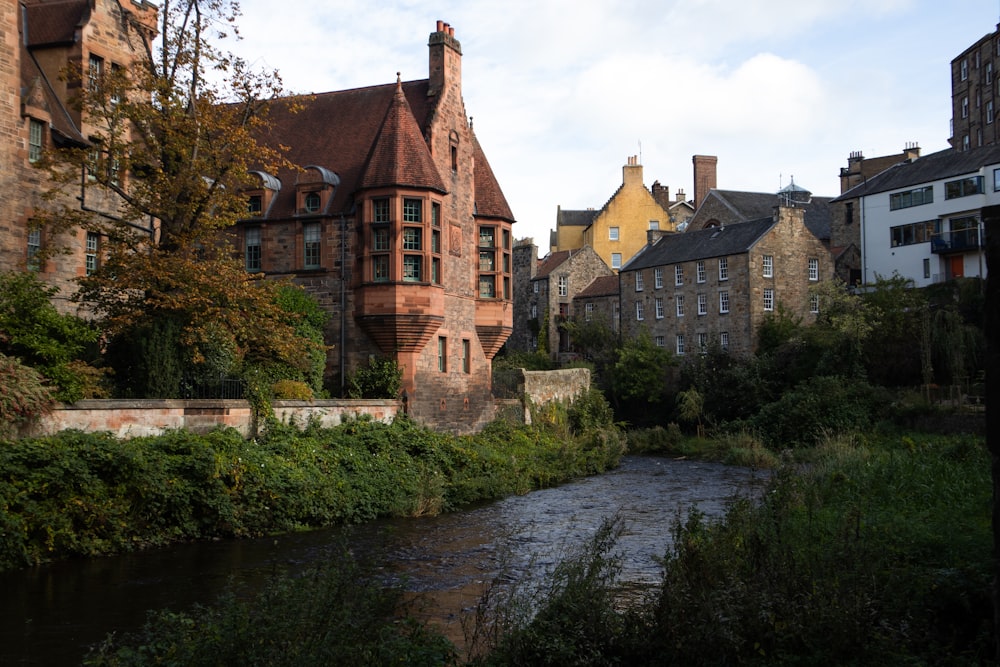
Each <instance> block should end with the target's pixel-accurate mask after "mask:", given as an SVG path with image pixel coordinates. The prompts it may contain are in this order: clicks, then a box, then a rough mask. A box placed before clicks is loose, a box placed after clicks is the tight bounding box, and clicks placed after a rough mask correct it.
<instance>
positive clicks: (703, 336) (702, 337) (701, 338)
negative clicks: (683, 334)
mask: <svg viewBox="0 0 1000 667" xmlns="http://www.w3.org/2000/svg"><path fill="white" fill-rule="evenodd" d="M698 352H700V353H701V354H705V353H706V352H708V334H707V333H700V334H698Z"/></svg>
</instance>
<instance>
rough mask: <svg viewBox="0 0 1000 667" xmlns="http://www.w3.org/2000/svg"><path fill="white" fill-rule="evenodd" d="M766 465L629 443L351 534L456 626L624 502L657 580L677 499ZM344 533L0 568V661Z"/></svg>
mask: <svg viewBox="0 0 1000 667" xmlns="http://www.w3.org/2000/svg"><path fill="white" fill-rule="evenodd" d="M763 479H764V475H762V474H760V473H754V472H753V471H751V470H749V469H746V468H735V467H731V466H724V465H720V464H714V463H705V462H698V461H688V460H674V459H665V458H657V457H639V456H628V457H625V458H624V459H623V460H622V465H621V466H620V467H619V468H618V469H616V470H613V471H611V472H608V473H606V474H603V475H599V476H595V477H589V478H586V479H582V480H579V481H576V482H573V483H571V484H566V485H563V486H560V487H556V488H551V489H545V490H541V491H535V492H533V493H530V494H527V495H524V496H514V497H511V498H507V499H505V500H501V501H498V502H494V503H490V504H488V505H482V506H479V507H475V508H471V509H467V510H464V511H461V512H455V513H452V514H444V515H440V516H435V517H424V518H413V519H392V520H385V521H376V522H372V523H370V524H365V525H363V526H355V527H352V528H350V529H347V530H348V533H347V535H346V539H347V540H348V542H349V544H350V547H351V550H352V551H353V552H354V553H355V554H357V555H360V556H362V557H363V556H364V555H365V554H368V553H370V554H374V553H381V554H385V555H386V557H387V558H388V565H389V566H390V567H391V569H392V571H393V572H398V573H402V574H404V575H405V577H406V579H405V581H406V587H407V589H408V590H410V591H412V592H414V593H418V594H421V595H422V596H426V598H427V600H429V602H430V606H429V611H428V613H429V614H430V617H431V620H432V621H434V622H435V623H437V624H438V625H440V626H442V627H443V628H444V629H445V631H446V632H447V633H448V634H449V635H450V636H453V637H455V636H457V635H458V634H459V633H460V629H459V628H460V619H461V617H462V612H463V610H468V609H469V608H471V607H472V606H473V605H474V604H475V602H476V600H477V599H478V596H479V594H480V592H481V590H482V586H483V584H484V582H487V581H490V580H491V579H492V578H493V577H494V576H495V575H496V574H497V572H498V568H499V567H500V562H501V561H502V560H503V561H505V563H504V565H505V567H506V568H510V569H508V570H505V571H513V572H515V573H517V572H518V571H524V568H529V567H530V568H537V569H538V571H544V570H545V568H549V567H551V566H552V565H553V564H554V563H555V562H556V561H557V560H558V559H559V558H560V556H561V555H563V554H565V553H566V552H567V551H568V550H572V549H573V548H574V547H576V546H579V545H581V544H583V543H585V542H586V541H588V540H589V539H590V538H591V537H592V536H593V535H594V532H595V531H596V530H597V529H598V528H599V527H600V525H601V524H602V522H603V521H605V520H606V519H608V518H610V517H612V516H615V515H619V516H621V517H622V519H623V521H624V533H623V535H622V537H621V539H620V541H619V542H618V546H617V548H616V553H620V555H621V557H622V576H621V579H622V581H623V582H627V583H633V584H638V585H642V584H650V583H655V582H656V581H658V580H659V574H660V568H659V565H658V564H657V557H661V556H663V555H664V554H665V553H666V551H667V549H668V547H669V544H670V527H671V524H672V522H673V520H674V518H675V517H676V516H677V514H678V512H681V513H684V512H687V511H688V510H690V509H691V508H693V507H697V508H698V509H699V510H700V511H701V512H703V513H705V514H706V515H709V516H721V514H722V513H723V512H724V511H725V507H726V505H727V504H728V502H729V501H730V500H731V499H732V498H733V497H734V496H736V495H746V494H747V493H752V492H753V491H754V490H755V489H759V488H760V485H761V482H762V481H763ZM343 539H345V535H344V529H326V530H318V531H313V532H308V533H296V534H291V535H283V536H279V537H277V538H262V539H256V540H223V541H214V542H205V543H197V544H186V545H180V546H176V547H170V548H166V549H159V550H155V551H146V552H142V553H136V554H125V555H122V556H113V557H106V558H93V559H86V560H78V561H69V562H62V563H55V564H52V565H47V566H41V567H36V568H31V569H27V570H20V571H16V572H8V573H0V665H75V664H79V662H80V659H81V658H82V656H83V655H84V653H85V652H86V650H87V647H88V646H90V645H92V644H94V643H97V642H100V641H101V640H102V639H103V638H104V637H105V636H106V635H107V634H108V633H109V632H119V633H121V632H128V631H132V630H136V629H138V628H139V627H140V626H141V625H142V622H143V620H144V619H145V616H146V610H147V609H161V608H170V609H174V610H183V609H186V608H188V607H189V606H190V605H192V604H194V603H196V602H201V603H210V602H211V601H213V600H214V599H215V598H217V597H218V596H219V595H220V594H221V593H222V592H224V591H226V590H231V589H233V588H234V587H236V588H238V589H248V588H249V589H253V588H256V587H259V586H261V585H262V584H263V583H264V582H266V581H267V580H268V579H269V578H270V577H271V576H273V574H275V573H276V572H280V571H285V570H287V569H289V568H290V567H291V568H294V567H301V566H303V565H307V564H309V563H312V562H315V561H317V560H318V559H322V558H327V557H328V556H329V554H330V550H331V545H333V544H339V543H340V542H341V540H343ZM505 554H509V555H510V557H512V558H513V562H510V561H508V560H507V558H508V557H507V556H506V555H505Z"/></svg>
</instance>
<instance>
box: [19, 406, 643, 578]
mask: <svg viewBox="0 0 1000 667" xmlns="http://www.w3.org/2000/svg"><path fill="white" fill-rule="evenodd" d="M565 420H566V418H565V417H564V418H563V419H562V421H563V422H565ZM598 432H599V433H600V435H599V436H598V435H591V434H589V432H588V435H587V436H586V437H579V438H567V437H566V436H565V433H563V432H560V431H556V430H554V429H550V428H542V427H525V426H518V425H513V424H510V423H506V422H495V423H493V424H491V425H489V426H488V427H487V428H486V429H484V430H483V431H482V432H481V433H479V434H477V435H475V436H463V437H459V436H451V435H445V434H440V433H435V432H433V431H430V430H428V429H426V428H423V427H419V426H417V425H415V424H414V423H412V422H410V421H408V420H406V419H402V418H401V419H397V420H396V421H395V422H393V423H392V424H390V425H387V424H383V423H380V422H375V421H369V420H358V421H352V422H349V423H346V424H343V425H341V426H338V427H336V428H320V427H318V426H316V425H305V428H304V430H301V431H300V430H299V429H298V428H296V427H294V426H282V425H278V424H272V425H271V426H269V428H268V429H267V431H266V432H265V434H264V435H263V436H262V437H260V438H258V439H257V440H256V441H248V440H246V439H244V438H243V437H241V436H240V435H239V434H238V433H237V432H236V431H233V430H220V431H216V432H213V433H209V434H207V435H194V434H191V433H188V432H184V431H176V432H171V433H168V434H166V435H163V436H159V437H142V438H133V439H130V440H120V439H117V438H115V437H112V436H111V435H109V434H101V433H81V432H74V431H67V432H63V433H60V434H58V435H54V436H50V437H45V438H36V439H22V440H17V441H12V442H4V443H2V446H0V568H3V569H9V568H16V567H23V566H26V565H30V564H33V563H39V562H44V561H48V560H54V559H59V558H66V557H70V556H93V555H98V554H107V553H114V552H120V551H129V550H134V549H140V548H143V547H147V546H154V545H162V544H168V543H172V542H176V541H179V540H191V539H200V538H209V537H223V536H253V535H264V534H269V533H275V532H284V531H290V530H297V529H301V528H308V527H318V526H327V525H335V524H344V523H354V522H360V521H367V520H370V519H373V518H375V517H379V516H413V515H420V514H427V513H435V512H441V511H448V510H452V509H455V508H457V507H462V506H464V505H467V504H469V503H472V502H477V501H482V500H490V499H495V498H501V497H503V496H507V495H510V494H516V493H526V492H528V491H530V490H532V489H537V488H542V487H546V486H551V485H554V484H557V483H560V482H563V481H566V480H568V479H571V478H573V477H578V476H582V475H587V474H592V473H595V472H600V471H603V470H606V469H608V468H610V467H614V466H616V465H617V463H618V460H619V458H620V456H621V455H622V453H623V451H624V437H623V436H622V435H621V434H620V433H619V432H618V431H617V429H615V428H613V427H609V428H606V429H594V430H593V433H598Z"/></svg>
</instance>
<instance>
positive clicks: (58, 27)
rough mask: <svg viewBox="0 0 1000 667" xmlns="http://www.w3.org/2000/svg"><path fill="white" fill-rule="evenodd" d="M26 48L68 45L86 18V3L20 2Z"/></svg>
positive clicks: (68, 0)
mask: <svg viewBox="0 0 1000 667" xmlns="http://www.w3.org/2000/svg"><path fill="white" fill-rule="evenodd" d="M22 2H23V4H24V6H25V7H24V11H25V14H26V18H27V21H26V29H25V34H24V43H25V45H27V46H28V47H41V46H54V45H57V44H72V43H73V42H74V41H75V38H76V30H77V28H79V27H81V26H83V25H84V24H85V23H86V22H87V19H88V18H89V17H90V2H89V0H22Z"/></svg>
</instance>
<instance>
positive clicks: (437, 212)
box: [431, 202, 441, 227]
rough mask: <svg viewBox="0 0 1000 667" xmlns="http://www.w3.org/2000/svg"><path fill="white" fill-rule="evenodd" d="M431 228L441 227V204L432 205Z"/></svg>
mask: <svg viewBox="0 0 1000 667" xmlns="http://www.w3.org/2000/svg"><path fill="white" fill-rule="evenodd" d="M431 226H432V227H440V226H441V204H438V203H437V202H435V203H433V204H431Z"/></svg>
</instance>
